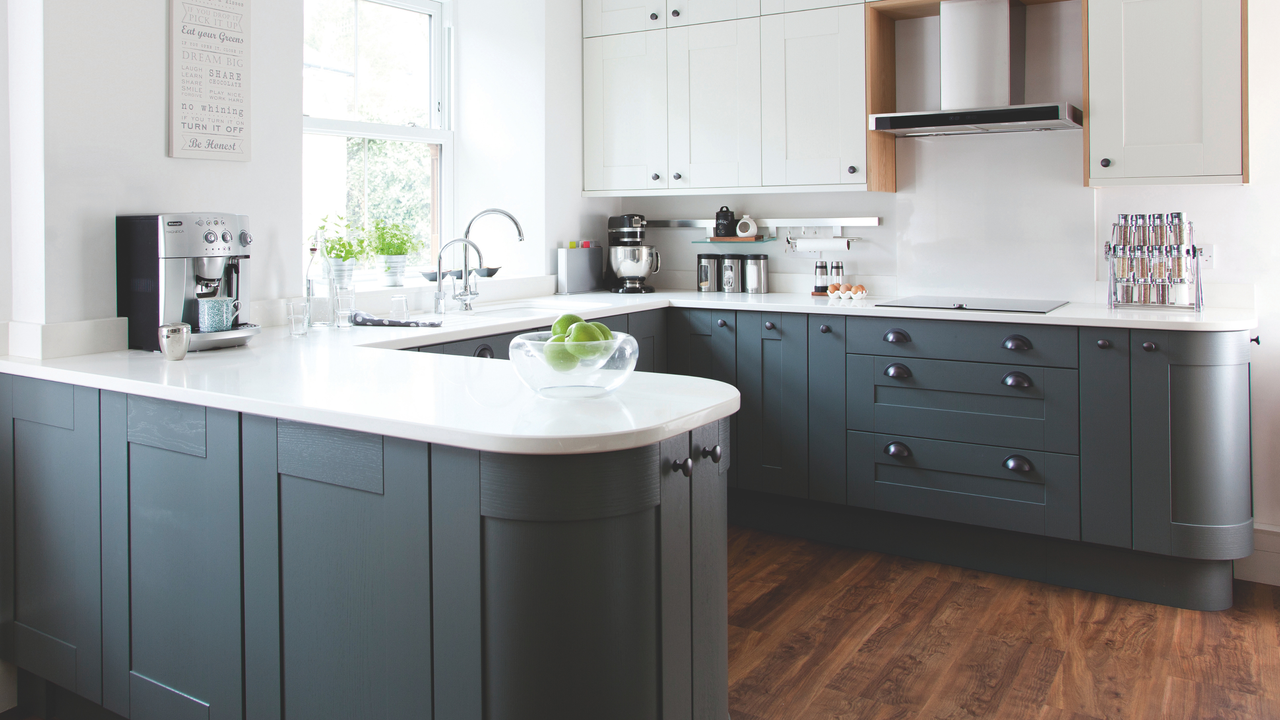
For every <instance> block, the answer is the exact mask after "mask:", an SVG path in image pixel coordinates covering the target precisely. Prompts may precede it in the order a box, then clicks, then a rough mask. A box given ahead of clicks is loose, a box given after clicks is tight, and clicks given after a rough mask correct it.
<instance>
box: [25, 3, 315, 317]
mask: <svg viewBox="0 0 1280 720" xmlns="http://www.w3.org/2000/svg"><path fill="white" fill-rule="evenodd" d="M252 13H253V14H252V18H251V22H252V25H251V28H250V32H251V43H252V45H251V57H252V60H251V62H252V87H251V93H252V96H251V98H252V99H251V102H252V113H253V120H252V122H253V126H252V132H253V159H252V160H251V161H250V162H243V163H242V162H230V161H217V160H178V159H173V158H169V157H167V155H166V149H167V146H166V142H167V140H166V138H167V135H166V122H167V120H166V118H167V97H168V92H167V75H166V67H167V55H168V50H167V47H168V45H167V40H166V38H167V33H168V26H167V17H168V2H167V1H166V0H130V1H129V2H124V3H105V2H101V0H46V3H45V34H44V37H45V173H46V174H45V198H46V200H45V202H46V211H45V212H46V214H45V233H46V234H45V243H46V272H47V279H46V282H47V300H46V317H45V322H48V323H57V322H68V321H74V320H86V319H95V318H108V317H114V316H115V299H116V295H115V292H116V291H115V216H116V215H117V214H124V213H152V212H186V211H198V210H214V211H220V212H233V213H243V214H246V215H249V217H250V220H251V222H252V227H253V232H254V236H255V238H256V240H257V242H256V243H255V244H254V247H253V251H254V259H253V277H252V281H251V282H252V285H251V287H250V292H251V293H252V296H253V298H254V299H259V300H260V299H266V298H279V297H284V296H287V295H296V294H299V293H300V292H301V290H302V271H301V266H300V263H299V262H298V260H297V254H298V253H299V252H300V251H301V250H300V242H301V237H302V234H303V229H302V227H301V218H302V190H301V179H302V137H301V132H300V127H299V126H300V116H301V108H302V72H301V66H302V4H301V3H300V2H283V1H281V0H258V1H257V2H254V3H252Z"/></svg>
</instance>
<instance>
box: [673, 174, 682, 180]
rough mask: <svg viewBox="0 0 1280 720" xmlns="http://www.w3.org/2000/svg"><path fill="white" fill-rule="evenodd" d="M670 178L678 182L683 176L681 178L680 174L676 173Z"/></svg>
mask: <svg viewBox="0 0 1280 720" xmlns="http://www.w3.org/2000/svg"><path fill="white" fill-rule="evenodd" d="M671 177H672V178H673V179H676V180H679V179H680V178H681V177H683V176H682V175H681V174H680V173H676V174H675V175H672V176H671Z"/></svg>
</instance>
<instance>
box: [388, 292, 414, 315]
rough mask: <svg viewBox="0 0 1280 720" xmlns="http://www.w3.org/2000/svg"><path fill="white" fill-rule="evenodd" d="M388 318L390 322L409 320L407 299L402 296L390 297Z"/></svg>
mask: <svg viewBox="0 0 1280 720" xmlns="http://www.w3.org/2000/svg"><path fill="white" fill-rule="evenodd" d="M389 317H390V318H391V319H392V320H402V321H407V320H408V319H409V298H407V297H405V296H404V295H392V296H391V312H390V313H389Z"/></svg>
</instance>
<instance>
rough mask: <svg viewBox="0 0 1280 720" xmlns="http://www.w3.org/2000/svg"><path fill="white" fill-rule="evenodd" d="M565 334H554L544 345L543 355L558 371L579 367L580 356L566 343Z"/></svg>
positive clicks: (552, 367)
mask: <svg viewBox="0 0 1280 720" xmlns="http://www.w3.org/2000/svg"><path fill="white" fill-rule="evenodd" d="M564 338H565V336H564V335H553V336H552V337H551V339H550V340H548V341H547V344H546V345H545V346H543V350H542V356H543V357H544V358H545V359H546V361H547V364H548V365H550V366H551V369H552V370H555V371H556V372H568V371H570V370H572V369H574V368H576V367H578V356H577V355H574V354H573V353H572V352H570V351H569V348H568V347H567V346H566V345H565V344H564Z"/></svg>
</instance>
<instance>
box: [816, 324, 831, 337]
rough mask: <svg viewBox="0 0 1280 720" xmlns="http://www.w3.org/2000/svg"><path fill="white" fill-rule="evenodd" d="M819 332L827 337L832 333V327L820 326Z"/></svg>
mask: <svg viewBox="0 0 1280 720" xmlns="http://www.w3.org/2000/svg"><path fill="white" fill-rule="evenodd" d="M818 332H820V333H822V334H823V335H826V334H827V333H829V332H831V326H830V325H819V326H818Z"/></svg>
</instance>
